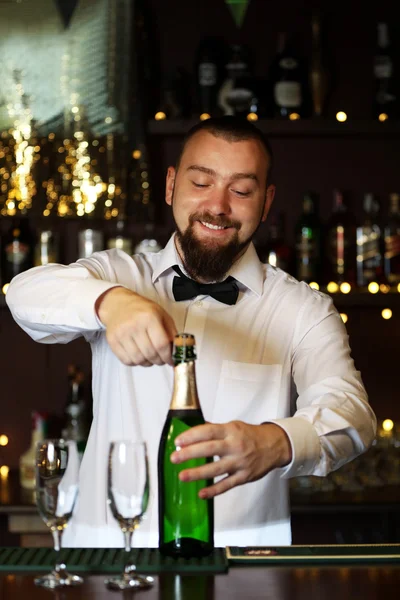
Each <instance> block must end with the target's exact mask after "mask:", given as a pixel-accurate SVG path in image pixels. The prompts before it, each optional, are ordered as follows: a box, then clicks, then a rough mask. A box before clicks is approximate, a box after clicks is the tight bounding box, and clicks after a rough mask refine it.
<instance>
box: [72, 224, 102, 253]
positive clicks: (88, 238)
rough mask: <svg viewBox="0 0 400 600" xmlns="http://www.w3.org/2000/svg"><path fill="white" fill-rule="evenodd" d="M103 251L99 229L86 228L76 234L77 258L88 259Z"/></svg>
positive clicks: (93, 227)
mask: <svg viewBox="0 0 400 600" xmlns="http://www.w3.org/2000/svg"><path fill="white" fill-rule="evenodd" d="M101 250H104V235H103V232H102V230H101V229H100V228H97V227H95V226H94V225H93V226H92V227H90V226H88V227H85V228H84V229H81V231H80V232H79V233H78V258H89V257H90V256H91V255H92V254H93V253H94V252H100V251H101Z"/></svg>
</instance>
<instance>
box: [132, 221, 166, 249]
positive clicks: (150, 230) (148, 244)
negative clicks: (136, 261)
mask: <svg viewBox="0 0 400 600" xmlns="http://www.w3.org/2000/svg"><path fill="white" fill-rule="evenodd" d="M160 250H162V244H161V242H160V241H159V240H158V239H157V237H156V235H155V234H154V225H153V224H152V223H146V225H145V226H144V237H143V238H142V239H141V240H140V241H139V242H138V243H137V244H136V246H135V247H134V250H133V251H134V254H140V253H142V252H159V251H160Z"/></svg>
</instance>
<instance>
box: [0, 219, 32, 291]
mask: <svg viewBox="0 0 400 600" xmlns="http://www.w3.org/2000/svg"><path fill="white" fill-rule="evenodd" d="M34 247H35V237H34V234H33V232H32V230H31V228H30V225H29V221H28V219H26V218H13V220H12V222H11V225H10V228H9V230H8V231H7V232H6V233H5V235H4V236H3V238H2V248H1V273H2V284H3V286H4V285H5V284H7V283H10V281H11V279H12V278H13V277H15V276H16V275H19V273H22V272H23V271H26V270H27V269H30V268H31V267H33V255H34Z"/></svg>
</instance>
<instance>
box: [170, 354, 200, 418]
mask: <svg viewBox="0 0 400 600" xmlns="http://www.w3.org/2000/svg"><path fill="white" fill-rule="evenodd" d="M199 408H200V402H199V397H198V394H197V385H196V374H195V363H194V361H189V362H184V363H179V364H178V365H176V366H175V367H174V390H173V393H172V400H171V404H170V410H196V409H199Z"/></svg>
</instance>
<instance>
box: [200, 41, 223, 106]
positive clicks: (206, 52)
mask: <svg viewBox="0 0 400 600" xmlns="http://www.w3.org/2000/svg"><path fill="white" fill-rule="evenodd" d="M224 54H225V48H224V45H223V43H222V42H221V40H220V39H219V38H216V37H212V36H206V37H203V38H202V40H201V41H200V44H199V46H198V48H197V53H196V59H195V66H194V72H195V77H196V81H195V84H196V97H197V102H196V108H197V112H198V114H199V115H202V114H209V115H210V116H211V117H214V116H217V115H218V114H220V110H219V108H218V91H219V88H220V87H221V83H222V80H223V76H224V63H223V60H224Z"/></svg>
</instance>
